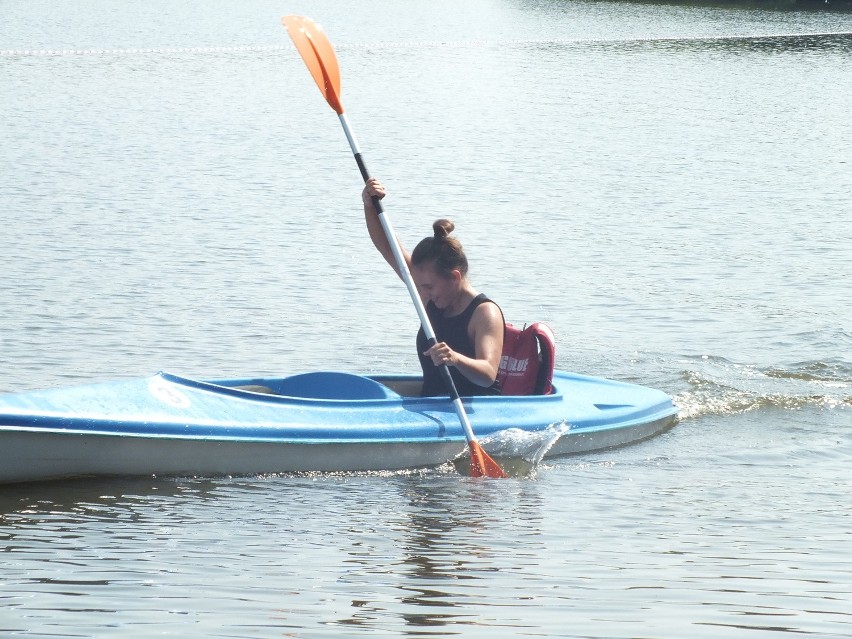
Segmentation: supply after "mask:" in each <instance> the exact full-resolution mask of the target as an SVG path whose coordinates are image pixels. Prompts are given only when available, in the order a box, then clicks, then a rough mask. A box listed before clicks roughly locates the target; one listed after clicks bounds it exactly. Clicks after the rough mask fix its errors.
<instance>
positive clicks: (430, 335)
mask: <svg viewBox="0 0 852 639" xmlns="http://www.w3.org/2000/svg"><path fill="white" fill-rule="evenodd" d="M338 117H339V118H340V124H341V125H343V131H344V133H346V139H347V140H348V141H349V146H350V148H351V149H352V154H353V155H354V156H355V162H356V163H357V164H358V170H359V171H361V177H362V178H363V179H364V182H366V181H367V180H369V179H370V172H369V171H368V170H367V164H366V163H365V162H364V156H363V155H362V153H361V149H360V148H359V147H358V141H357V140H356V139H355V135H354V134H353V133H352V129H351V128H350V127H349V119H348V118H347V117H346V113H340V114H339V115H338ZM372 200H373V207H374V208H375V209H376V215H377V216H378V217H379V222H380V223H381V225H382V230H383V231H384V233H385V237H386V238H387V239H388V243H389V244H390V247H391V252H392V253H393V257H394V260H396V265H397V268H398V269H399V274H400V276H401V277H402V281H403V282H405V286H406V288H407V289H408V294H409V295H410V296H411V301H412V302H414V308H415V309H416V310H417V315H418V316H419V317H420V325H421V326H422V327H423V332H424V333H425V334H426V341H427V342H428V344H429V347H430V348H431V347H432V346H434V345H435V344H437V343H438V339H437V338H436V337H435V331H434V330H433V329H432V323H431V322H430V321H429V316H428V315H427V314H426V307H424V306H423V300H422V299H420V294H419V293H418V292H417V287H416V286H415V284H414V280H413V279H412V277H411V271H410V269H409V268H408V263H407V262H406V260H405V255H403V253H402V248H401V247H400V245H399V242H398V241H397V239H396V233H395V232H394V230H393V224H391V221H390V218H389V217H388V215H387V213H385V210H384V207H383V206H382V201H381V200H380V199H379V198H378V197H376V196H375V195H374V196H373V198H372ZM439 368H440V369H441V377H442V378H443V379H444V382H445V383H446V385H447V389H448V391H449V393H450V399H452V400H453V406H454V407H455V409H456V413H457V414H458V416H459V421H460V422H461V425H462V428H463V429H464V434H465V437H467V440H468V442H471V441H476V438H475V437H474V435H473V428H472V427H471V425H470V420H469V419H468V417H467V412H466V411H465V409H464V405H463V404H462V401H461V398H460V397H459V392H458V390H457V389H456V384H455V382H454V381H453V376H452V375H451V374H450V369H449V367H448V366H447V365H446V364H441V365H440V367H439Z"/></svg>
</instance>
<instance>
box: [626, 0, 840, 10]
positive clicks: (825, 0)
mask: <svg viewBox="0 0 852 639" xmlns="http://www.w3.org/2000/svg"><path fill="white" fill-rule="evenodd" d="M632 1H634V2H641V3H645V4H675V5H681V6H701V7H726V8H732V9H733V8H741V9H769V10H775V11H852V0H632Z"/></svg>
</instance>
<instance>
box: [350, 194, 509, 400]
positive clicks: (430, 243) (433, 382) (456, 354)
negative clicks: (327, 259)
mask: <svg viewBox="0 0 852 639" xmlns="http://www.w3.org/2000/svg"><path fill="white" fill-rule="evenodd" d="M373 196H375V197H378V198H379V199H381V198H383V197H384V196H385V188H384V186H383V185H382V184H381V182H379V181H378V180H376V179H375V178H373V179H371V180H369V181H368V182H367V184H366V186H365V187H364V191H363V192H362V195H361V198H362V200H363V201H364V218H365V220H366V222H367V230H368V231H369V233H370V239H372V241H373V244H374V245H375V246H376V248H377V249H378V251H379V253H381V254H382V256H383V257H384V258H385V260H386V261H387V262H388V264H390V265H391V267H393V269H394V270H395V271H396V273H397V275H399V269H398V267H397V264H396V260H395V259H394V256H393V253H392V251H391V247H390V244H389V243H388V240H387V238H386V237H385V234H384V230H383V229H382V226H381V222H380V221H379V218H378V215H377V213H376V209H375V207H374V206H373V201H372V198H373ZM432 228H433V231H434V234H433V235H432V236H431V237H426V238H424V239H423V240H421V242H420V243H419V244H418V245H417V246H416V247H415V248H414V251H413V252H412V253H410V254H409V253H408V251H406V250H405V249H404V248H403V249H402V253H403V255H404V256H405V261H406V262H407V264H408V268H409V270H410V271H411V276H412V278H413V279H414V283H415V284H416V285H417V290H418V291H419V292H420V297H421V299H422V300H423V303H424V305H425V306H426V314H427V315H428V317H429V321H430V323H431V324H432V328H433V330H434V331H435V337H436V338H437V340H438V343H437V344H435V345H434V346H433V347H431V348H428V344H427V342H426V336H425V334H424V332H423V328H422V327H421V329H420V331H419V332H418V334H417V352H418V356H419V358H420V366H421V368H422V369H423V390H422V393H421V394H422V395H423V396H424V397H430V396H437V395H444V394H446V393H447V392H448V390H449V389H447V388H446V386H445V385H444V382H443V380H442V379H441V375H440V370H439V368H438V367H439V366H441V365H442V364H446V365H447V366H449V367H450V374H451V375H452V377H453V381H454V382H455V384H456V389H457V390H458V392H459V395H462V396H469V395H499V394H500V384H499V382H498V381H497V370H498V368H499V366H500V355H501V354H502V351H503V330H504V320H503V313H502V311H501V310H500V307H498V306H497V304H495V303H494V302H492V301H491V300H490V299H488V298H487V297H486V296H485V295H483V294H481V293H477V291H476V290H475V289H474V288H473V286H472V285H471V283H470V281H469V280H468V279H467V270H468V265H467V257H466V256H465V254H464V250H463V249H462V245H461V243H459V241H458V240H457V239H456V238H454V237H451V235H450V234H451V233H452V232H453V230H454V228H455V226H454V225H453V223H452V222H451V221H449V220H437V221H436V222H435V223H434V224H433V225H432Z"/></svg>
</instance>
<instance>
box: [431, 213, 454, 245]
mask: <svg viewBox="0 0 852 639" xmlns="http://www.w3.org/2000/svg"><path fill="white" fill-rule="evenodd" d="M455 228H456V225H455V224H453V223H452V222H451V221H450V220H445V219H443V218H442V219H440V220H435V223H434V224H432V230H433V231H434V232H435V239H436V240H445V239H447V238H448V237H449V236H450V233H452V232H453V231H454V230H455Z"/></svg>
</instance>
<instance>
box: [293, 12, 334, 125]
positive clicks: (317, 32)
mask: <svg viewBox="0 0 852 639" xmlns="http://www.w3.org/2000/svg"><path fill="white" fill-rule="evenodd" d="M281 22H282V23H283V24H284V27H285V28H286V29H287V33H289V34H290V37H291V38H292V39H293V44H295V45H296V50H297V51H298V52H299V55H300V56H302V60H304V61H305V64H306V65H307V67H308V71H310V72H311V75H312V76H313V78H314V82H316V83H317V86H318V87H319V90H320V92H321V93H322V94H323V95H324V96H325V101H326V102H328V105H329V106H330V107H331V108H332V109H334V110H335V111H336V112H337V115H340V114H342V113H343V105H342V104H341V103H340V67H339V66H338V64H337V56H336V55H335V54H334V49H333V48H332V46H331V42H329V41H328V37H327V36H326V35H325V32H324V31H323V30H322V27H321V26H319V25H318V24H317V23H315V22H314V21H313V20H311V19H310V18H304V17H302V16H284V17H283V18H281Z"/></svg>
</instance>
